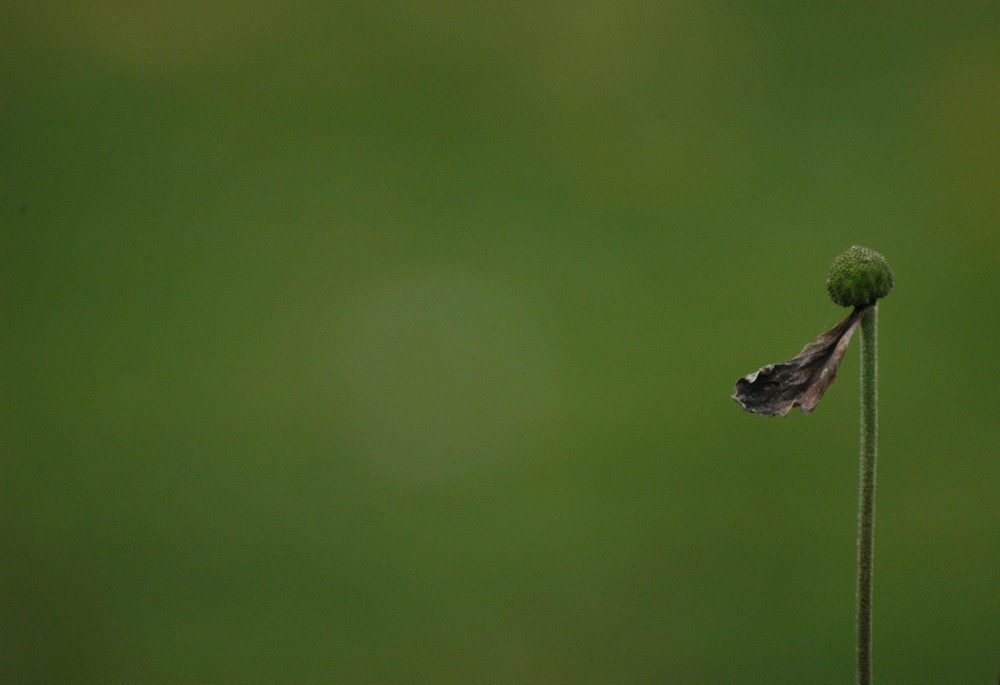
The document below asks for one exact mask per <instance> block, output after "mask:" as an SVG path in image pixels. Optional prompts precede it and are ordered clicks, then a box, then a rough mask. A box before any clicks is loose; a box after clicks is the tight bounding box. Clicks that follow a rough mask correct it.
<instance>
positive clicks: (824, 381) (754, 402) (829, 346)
mask: <svg viewBox="0 0 1000 685" xmlns="http://www.w3.org/2000/svg"><path fill="white" fill-rule="evenodd" d="M865 309H866V307H857V308H855V309H854V311H852V312H851V314H850V316H848V317H847V318H846V319H844V320H843V321H841V322H840V323H838V324H837V325H836V326H834V327H833V328H831V329H830V330H829V331H827V332H826V333H824V334H823V335H821V336H819V338H817V339H816V342H813V343H809V344H808V345H806V346H805V347H804V348H802V351H801V352H799V355H798V356H797V357H795V359H792V360H790V361H787V362H781V363H779V364H768V365H767V366H764V367H761V368H760V369H758V370H757V371H754V372H753V373H751V374H750V375H748V376H744V377H743V378H741V379H739V380H738V381H736V392H735V394H734V395H733V399H734V400H736V401H737V402H738V403H739V405H740V406H741V407H743V408H744V409H746V410H747V411H749V412H753V413H754V414H762V415H763V416H774V415H776V414H780V415H781V416H785V415H786V414H788V412H789V411H791V409H792V407H794V406H795V405H800V406H801V407H802V413H803V414H808V413H809V412H811V411H812V410H813V408H814V407H815V406H816V404H817V403H818V402H819V399H820V398H821V397H822V396H823V393H824V392H826V389H827V388H829V387H830V384H831V383H833V380H834V379H835V378H836V377H837V369H838V368H840V362H841V360H842V359H843V358H844V353H846V352H847V344H848V343H849V342H850V341H851V336H852V335H853V334H854V329H856V328H857V327H858V323H860V322H861V317H862V315H864V312H865Z"/></svg>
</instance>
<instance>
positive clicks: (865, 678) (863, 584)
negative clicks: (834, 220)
mask: <svg viewBox="0 0 1000 685" xmlns="http://www.w3.org/2000/svg"><path fill="white" fill-rule="evenodd" d="M877 339H878V305H877V304H876V305H872V306H871V307H868V308H867V309H866V310H865V313H864V316H863V317H862V318H861V468H860V479H859V480H860V484H859V488H858V685H871V682H872V571H873V569H874V561H875V559H874V553H875V464H876V460H877V455H878V444H877V443H878V387H877V382H876V381H877V377H878V354H877V350H876V342H877Z"/></svg>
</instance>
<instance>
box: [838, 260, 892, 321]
mask: <svg viewBox="0 0 1000 685" xmlns="http://www.w3.org/2000/svg"><path fill="white" fill-rule="evenodd" d="M892 283H893V277H892V269H890V268H889V262H887V261H886V259H885V257H883V256H882V255H880V254H879V253H878V252H876V251H875V250H871V249H869V248H867V247H862V246H860V245H853V246H851V248H850V249H849V250H845V251H844V252H841V253H840V254H839V255H837V257H836V258H835V259H834V260H833V264H831V265H830V275H829V276H827V279H826V291H827V292H828V293H830V298H831V299H832V300H833V301H834V302H836V303H837V304H839V305H840V306H841V307H866V306H868V305H870V304H873V303H874V302H875V300H877V299H879V298H882V297H885V296H886V295H888V294H889V292H890V291H891V290H892Z"/></svg>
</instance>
